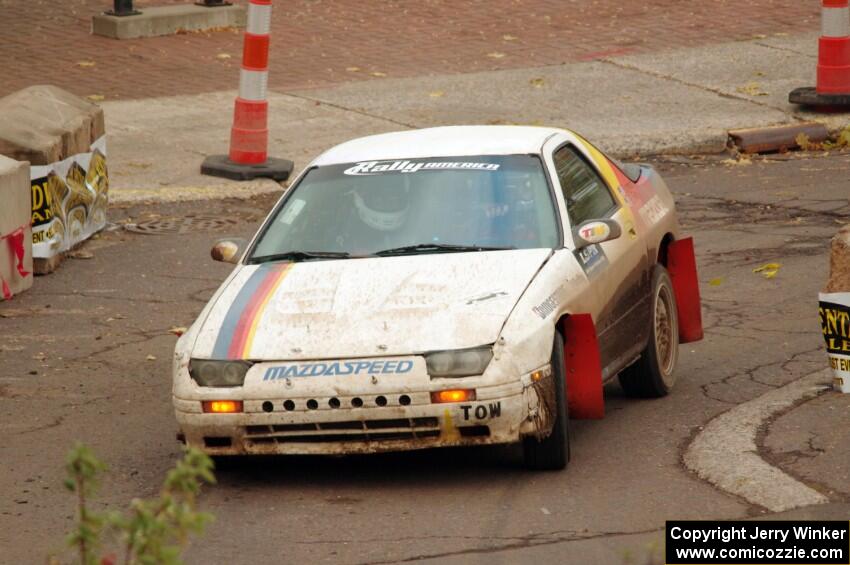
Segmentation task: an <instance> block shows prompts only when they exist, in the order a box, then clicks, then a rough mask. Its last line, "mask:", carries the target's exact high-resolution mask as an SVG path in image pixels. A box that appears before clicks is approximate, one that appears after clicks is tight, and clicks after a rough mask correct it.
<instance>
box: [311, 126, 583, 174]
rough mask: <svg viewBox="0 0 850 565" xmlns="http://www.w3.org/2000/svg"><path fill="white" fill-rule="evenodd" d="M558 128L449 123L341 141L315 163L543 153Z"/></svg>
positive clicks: (559, 131)
mask: <svg viewBox="0 0 850 565" xmlns="http://www.w3.org/2000/svg"><path fill="white" fill-rule="evenodd" d="M557 133H569V132H567V131H566V130H562V129H557V128H544V127H532V126H447V127H436V128H425V129H415V130H407V131H397V132H392V133H383V134H380V135H370V136H368V137H360V138H358V139H352V140H351V141H346V142H345V143H341V144H340V145H337V146H336V147H333V148H331V149H329V150H328V151H326V152H324V153H323V154H322V155H320V156H319V157H318V158H317V159H316V160H315V161H313V165H314V166H324V165H338V164H341V163H357V162H360V161H383V160H388V159H416V158H423V157H460V156H464V155H524V154H525V155H527V154H534V153H540V149H541V147H543V144H544V143H545V142H546V140H547V139H549V138H550V137H552V136H553V135H555V134H557Z"/></svg>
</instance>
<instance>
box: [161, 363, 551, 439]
mask: <svg viewBox="0 0 850 565" xmlns="http://www.w3.org/2000/svg"><path fill="white" fill-rule="evenodd" d="M552 386H553V384H552V378H551V377H546V378H545V379H543V380H540V381H538V382H535V383H531V382H524V381H520V380H517V381H515V382H513V383H510V384H503V385H498V386H490V387H478V388H476V395H477V398H476V400H475V401H471V402H465V403H451V404H432V403H431V398H430V393H429V392H425V391H420V392H412V391H410V392H406V391H398V392H396V393H390V392H388V391H383V392H382V393H381V394H377V395H374V394H373V395H365V394H363V395H359V396H353V395H351V396H326V397H319V396H312V397H310V398H307V397H304V398H293V397H286V398H284V397H270V398H263V399H252V400H244V401H243V410H244V412H243V413H239V414H210V413H203V412H202V409H201V402H200V401H199V400H191V399H181V398H177V397H174V407H175V412H176V416H177V422H178V424H179V426H180V429H181V432H182V435H183V437H184V438H185V441H186V443H187V444H188V445H190V446H193V447H197V448H200V449H202V450H203V451H204V452H206V453H208V454H210V455H253V454H256V455H261V454H350V453H378V452H385V451H406V450H413V449H427V448H433V447H449V446H463V445H488V444H508V443H516V442H518V441H520V439H521V438H522V437H523V436H524V435H529V434H537V435H546V434H548V433H549V430H550V429H551V425H552V424H551V421H550V419H551V418H550V417H549V413H550V411H549V410H547V409H546V402H544V401H543V400H542V399H544V398H547V397H548V398H554V395H553V394H551V392H550V391H551V390H553V389H552V388H551V387H552ZM311 401H312V402H311ZM337 402H338V407H334V406H337ZM359 402H362V406H359V407H356V406H357V405H358V403H359ZM308 403H309V404H308ZM382 404H383V405H382ZM311 406H314V408H311Z"/></svg>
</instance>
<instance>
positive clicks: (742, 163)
mask: <svg viewBox="0 0 850 565" xmlns="http://www.w3.org/2000/svg"><path fill="white" fill-rule="evenodd" d="M720 162H721V163H723V164H724V165H729V166H730V167H746V166H747V165H752V164H753V161H752V159H750V158H749V157H746V156H744V155H741V156H740V157H739V158H738V159H723V160H722V161H720Z"/></svg>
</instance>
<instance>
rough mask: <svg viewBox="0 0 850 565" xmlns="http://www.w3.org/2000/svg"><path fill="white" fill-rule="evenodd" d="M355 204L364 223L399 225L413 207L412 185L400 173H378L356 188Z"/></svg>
mask: <svg viewBox="0 0 850 565" xmlns="http://www.w3.org/2000/svg"><path fill="white" fill-rule="evenodd" d="M354 205H355V206H356V207H357V214H358V215H359V216H360V219H361V220H362V221H363V223H364V224H366V225H367V226H369V227H370V228H372V229H375V230H378V231H394V230H397V229H398V228H400V227H401V226H402V225H403V224H404V222H405V220H406V219H407V214H408V212H409V210H410V189H409V187H408V183H407V182H406V179H404V178H402V177H401V175H400V174H392V173H390V174H383V175H375V176H372V177H370V178H369V180H368V182H367V183H364V184H363V186H359V187H357V189H356V190H355V191H354Z"/></svg>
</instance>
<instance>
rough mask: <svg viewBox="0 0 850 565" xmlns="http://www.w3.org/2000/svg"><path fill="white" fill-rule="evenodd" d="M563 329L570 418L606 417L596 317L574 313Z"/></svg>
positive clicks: (589, 418) (564, 322)
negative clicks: (594, 321)
mask: <svg viewBox="0 0 850 565" xmlns="http://www.w3.org/2000/svg"><path fill="white" fill-rule="evenodd" d="M561 332H562V333H563V335H564V364H565V367H564V369H565V370H566V375H564V376H565V378H566V383H564V384H565V386H566V387H567V404H568V406H569V411H570V418H574V419H578V420H599V419H602V418H604V417H605V399H604V398H603V395H602V361H601V359H600V355H599V341H598V339H597V337H596V326H595V325H594V324H593V318H592V317H591V315H590V314H572V315H570V316H568V317H567V318H566V319H565V320H564V321H563V323H562V324H561Z"/></svg>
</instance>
